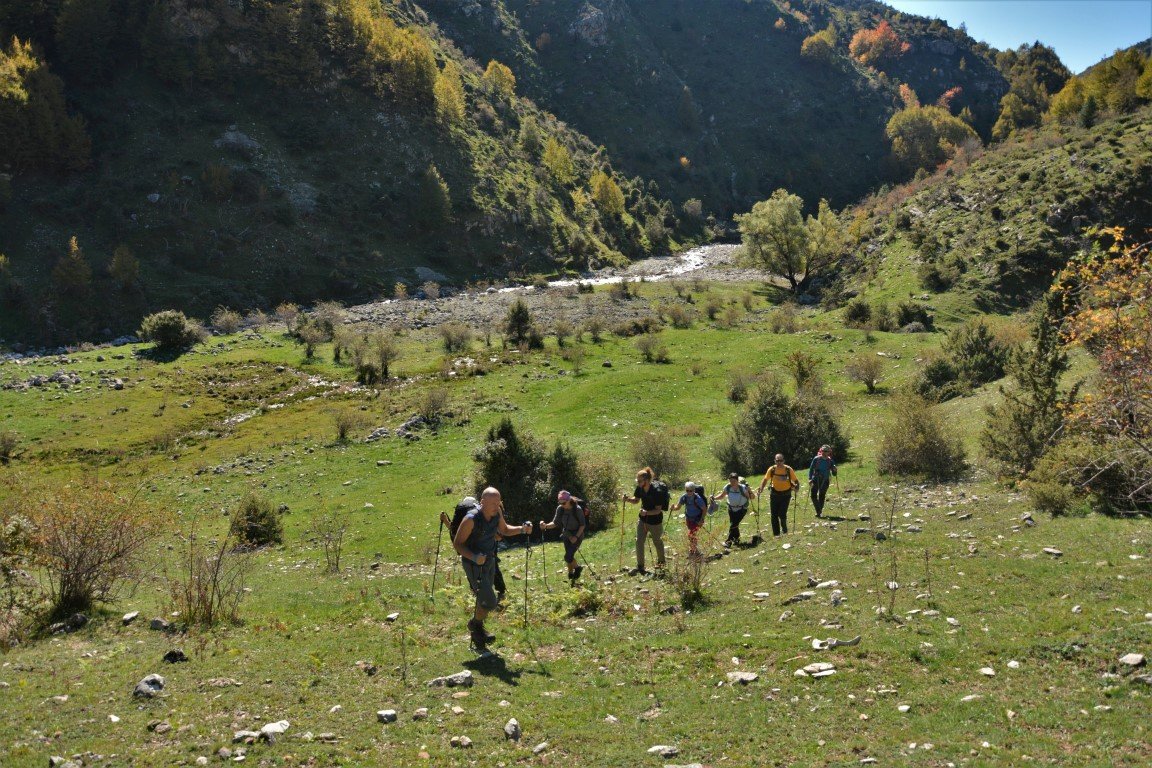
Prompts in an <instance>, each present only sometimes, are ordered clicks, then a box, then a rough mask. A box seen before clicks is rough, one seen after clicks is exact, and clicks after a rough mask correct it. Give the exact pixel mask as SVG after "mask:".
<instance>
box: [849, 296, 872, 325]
mask: <svg viewBox="0 0 1152 768" xmlns="http://www.w3.org/2000/svg"><path fill="white" fill-rule="evenodd" d="M871 321H872V306H871V305H870V304H869V303H868V302H866V301H864V299H852V301H850V302H848V303H847V304H846V305H845V306H844V325H846V326H848V327H849V328H863V327H864V326H866V325H868V324H869V323H870V322H871Z"/></svg>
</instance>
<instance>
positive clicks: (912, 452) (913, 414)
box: [876, 393, 966, 480]
mask: <svg viewBox="0 0 1152 768" xmlns="http://www.w3.org/2000/svg"><path fill="white" fill-rule="evenodd" d="M876 467H877V469H878V470H879V471H880V473H881V474H886V475H887V474H893V475H901V476H918V477H928V478H931V479H933V480H952V479H955V478H957V477H959V476H960V475H962V474H963V473H964V470H965V468H966V465H965V453H964V444H963V442H962V441H961V439H960V437H959V436H958V435H956V434H954V433H953V431H952V430H951V429H949V427H948V426H947V425H946V424H945V423H944V417H943V416H941V415H940V413H939V412H938V411H937V410H936V409H935V408H934V407H933V406H932V404H931V403H930V402H929V401H927V400H925V399H924V398H922V397H920V396H918V395H916V394H914V393H906V394H904V395H902V396H901V397H900V398H898V399H897V400H896V401H895V402H894V403H893V406H892V410H891V413H890V414H889V416H888V420H887V422H886V423H885V424H884V426H883V428H882V430H881V438H880V450H879V454H878V456H877V459H876Z"/></svg>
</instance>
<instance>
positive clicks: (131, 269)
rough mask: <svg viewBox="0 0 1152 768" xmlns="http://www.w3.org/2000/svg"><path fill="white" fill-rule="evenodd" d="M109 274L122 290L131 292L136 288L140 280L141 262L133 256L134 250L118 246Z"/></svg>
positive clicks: (113, 252) (109, 267) (114, 252)
mask: <svg viewBox="0 0 1152 768" xmlns="http://www.w3.org/2000/svg"><path fill="white" fill-rule="evenodd" d="M108 273H109V274H110V275H112V278H113V279H114V280H115V281H116V282H117V284H119V286H120V290H122V291H126V292H127V291H131V290H133V289H134V288H135V287H136V281H137V280H138V279H139V278H140V262H139V261H138V260H137V259H136V257H135V256H134V255H133V254H132V249H130V248H129V247H128V246H126V245H118V246H116V250H114V251H112V263H111V264H110V265H109V266H108Z"/></svg>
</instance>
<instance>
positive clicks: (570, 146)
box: [0, 0, 700, 342]
mask: <svg viewBox="0 0 1152 768" xmlns="http://www.w3.org/2000/svg"><path fill="white" fill-rule="evenodd" d="M371 6H372V4H370V3H366V2H363V0H356V1H355V2H352V1H349V2H335V1H333V2H330V3H322V4H312V5H309V6H308V7H307V8H308V9H309V10H308V12H307V13H305V12H304V11H302V10H301V9H300V8H299V7H297V6H288V5H279V4H271V3H254V4H245V5H244V6H243V7H242V9H236V8H233V4H231V3H226V2H218V3H215V2H213V3H206V4H195V5H194V6H189V5H188V4H186V3H183V2H179V1H178V0H171V1H169V0H165V2H161V3H158V4H156V5H155V6H154V7H151V6H149V7H150V8H151V10H148V8H146V7H144V6H142V5H141V6H137V5H136V4H131V3H129V4H118V3H117V4H113V3H107V2H105V3H96V4H93V5H91V6H85V8H86V9H87V10H85V11H84V12H85V13H92V14H95V16H94V17H93V16H83V15H82V14H81V13H80V11H74V12H73V11H70V10H68V9H71V8H72V6H68V9H66V10H65V11H61V12H60V14H61V15H60V16H59V21H57V20H56V17H55V16H53V11H52V9H53V8H55V7H56V6H54V5H46V6H43V7H41V6H36V8H31V7H29V6H26V5H24V4H23V3H13V2H5V3H3V4H0V37H3V39H5V40H8V39H9V36H10V35H11V34H12V33H13V32H14V33H16V34H20V35H25V36H26V37H25V39H26V40H30V41H31V43H32V47H31V48H30V49H23V48H14V47H12V45H17V44H12V45H9V47H8V49H7V51H6V53H5V57H6V59H7V60H8V61H9V62H11V69H9V70H7V72H8V73H9V74H7V75H6V77H7V78H9V79H8V80H6V83H5V88H8V89H10V90H9V91H5V92H6V93H8V94H9V96H7V97H6V100H4V101H3V102H2V104H0V106H5V109H4V110H0V135H2V136H3V137H4V138H5V141H4V142H0V143H2V144H3V146H4V147H5V149H4V150H3V151H4V152H5V153H6V154H5V155H2V156H0V168H6V169H7V170H8V171H9V172H10V174H9V175H8V176H5V177H4V183H3V185H2V188H0V232H3V237H2V240H0V253H3V254H5V255H7V257H8V259H9V263H8V264H7V267H6V269H5V270H4V272H3V278H4V280H5V281H6V282H5V295H4V299H5V302H6V311H4V312H3V313H0V337H3V336H8V337H10V338H15V339H19V340H22V341H37V340H39V341H49V342H61V341H66V342H79V341H82V340H89V339H98V338H104V337H105V336H104V333H105V332H104V331H103V330H102V329H109V330H110V331H112V332H113V333H122V332H124V331H128V330H131V329H133V328H135V325H136V322H137V320H138V318H139V317H140V316H141V315H142V314H143V313H145V312H147V311H150V310H154V309H157V308H162V307H167V306H179V307H181V308H183V309H186V310H188V311H190V312H193V313H196V314H198V315H200V316H207V314H208V313H210V312H211V311H212V309H213V308H214V307H216V306H218V305H226V306H231V307H236V308H241V309H248V308H254V307H263V308H266V309H267V308H271V307H272V306H275V305H276V303H278V302H280V301H283V300H295V301H304V302H312V301H315V300H317V299H320V298H339V299H342V300H345V301H348V300H355V299H362V300H364V299H368V298H372V297H376V296H379V295H381V294H385V295H390V294H391V293H392V289H393V285H394V284H395V283H397V282H404V283H407V284H408V286H409V287H410V289H411V290H413V291H415V290H417V289H418V288H419V287H420V286H421V284H422V283H424V282H425V281H427V280H430V279H431V280H439V281H441V282H445V281H450V282H453V283H456V284H461V283H464V282H465V281H468V280H476V279H481V278H488V277H493V276H502V275H516V274H528V273H532V272H537V271H545V272H551V271H554V270H558V269H564V268H570V267H571V268H586V267H587V266H589V265H590V264H591V265H596V264H603V263H613V262H619V261H623V260H625V259H628V258H634V257H637V256H643V255H646V254H647V253H649V252H652V251H657V252H662V251H665V250H667V249H668V248H669V247H672V246H673V245H674V243H675V241H674V240H672V239H671V238H672V235H673V233H674V230H675V229H676V228H678V226H679V225H678V221H677V217H676V216H675V215H674V214H673V212H672V209H671V206H670V205H669V204H667V203H664V202H662V201H661V199H660V198H659V196H658V193H655V192H652V193H650V192H649V191H648V188H647V186H646V184H645V183H644V182H643V180H635V181H632V180H630V179H628V178H625V177H623V176H620V175H617V174H615V173H614V172H613V169H612V164H611V160H610V158H609V157H607V156H606V155H605V154H604V153H602V152H600V151H598V150H597V148H596V146H595V144H594V143H593V142H592V141H590V140H589V139H588V138H586V137H585V136H583V135H581V134H579V133H576V132H575V131H572V130H570V129H568V128H567V127H566V126H565V125H564V124H563V123H560V122H558V121H557V120H556V119H555V118H553V117H552V116H551V115H548V114H547V113H544V112H542V111H541V110H540V109H538V108H537V107H536V106H535V105H533V104H532V103H531V102H530V101H527V100H525V99H523V98H521V97H520V96H518V95H517V94H516V86H515V83H514V81H513V80H512V77H511V75H510V73H507V70H506V69H502V68H500V67H496V68H495V69H491V68H490V69H484V68H483V67H482V65H479V64H477V63H476V62H473V61H472V60H470V59H467V58H465V57H464V56H463V55H462V54H460V52H459V51H458V50H457V49H456V47H455V46H454V44H453V42H452V41H451V40H449V39H447V38H445V37H444V36H443V35H440V34H439V33H438V32H437V31H436V29H435V28H434V27H433V26H432V25H430V24H429V23H428V22H427V19H426V17H425V16H424V15H423V13H422V12H421V11H420V10H419V9H418V8H411V7H409V6H407V5H403V4H396V5H392V4H389V5H388V6H387V10H388V12H389V13H390V14H391V15H385V14H383V13H380V12H375V11H371V10H370V8H371ZM37 9H39V10H37ZM37 14H39V15H37ZM69 14H71V15H69ZM78 14H79V18H77V15H78ZM315 14H320V15H319V16H317V15H315ZM321 17H322V18H321ZM54 29H56V30H57V31H56V32H55V33H54V32H53V30H54ZM97 33H101V34H102V35H103V38H101V36H100V35H98V34H97ZM102 40H103V42H101V41H102ZM105 43H106V44H105ZM39 51H42V52H44V55H45V56H46V57H47V58H46V59H41V58H39V56H40V54H39V53H38V52H39ZM57 73H58V74H60V75H63V76H64V88H63V89H62V88H61V84H60V80H59V79H58V78H57V77H56V75H57ZM506 73H507V74H506ZM29 94H30V95H29ZM63 94H66V95H67V102H66V103H67V105H68V110H69V115H65V113H64V109H63V105H64V104H65V101H64V98H63ZM45 113H47V115H46V116H45ZM77 116H78V117H77ZM37 120H40V121H41V123H37V122H36V121H37ZM77 120H79V122H77ZM45 122H47V123H48V127H49V128H50V129H51V130H50V131H48V130H44V129H43V125H44V123H45ZM77 125H79V126H82V127H80V128H77ZM65 128H66V129H68V130H71V131H72V132H73V133H76V132H77V131H85V132H86V134H87V137H86V138H84V139H77V140H74V141H72V143H71V144H68V145H67V146H65V145H63V144H61V143H60V142H58V141H56V142H54V143H53V142H51V141H50V139H52V137H53V136H55V135H56V134H57V133H62V132H63V130H64V129H65ZM88 144H90V150H89V149H88ZM65 150H68V151H69V152H70V153H71V154H68V155H64V154H63V153H64V152H65ZM549 153H551V154H549ZM604 172H607V173H606V174H605V173H604ZM12 174H14V177H13V176H12ZM597 174H599V176H597ZM699 225H700V222H699V221H692V222H687V223H686V225H685V226H684V227H681V229H682V230H683V231H685V232H691V231H693V230H695V231H698V228H699ZM72 237H75V238H76V242H77V245H78V247H79V250H80V251H81V252H82V254H83V258H84V260H85V261H86V263H87V269H88V270H89V271H90V273H91V275H90V277H88V278H87V279H86V280H85V281H82V282H85V283H86V284H84V285H79V286H76V285H69V286H67V289H63V288H62V286H61V285H60V280H59V279H58V277H54V275H53V271H54V268H55V267H56V265H57V264H58V263H59V262H60V260H61V258H62V257H63V256H65V255H66V254H68V253H69V239H70V238H72ZM117 252H120V253H121V255H122V259H121V262H122V263H121V265H120V266H117V265H115V264H114V263H113V262H114V254H116V253H117ZM124 265H127V266H124ZM113 273H115V274H113ZM94 296H102V297H107V298H108V299H109V300H107V301H99V302H93V301H92V300H91V298H92V297H94Z"/></svg>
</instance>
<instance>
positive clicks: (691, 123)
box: [676, 86, 700, 133]
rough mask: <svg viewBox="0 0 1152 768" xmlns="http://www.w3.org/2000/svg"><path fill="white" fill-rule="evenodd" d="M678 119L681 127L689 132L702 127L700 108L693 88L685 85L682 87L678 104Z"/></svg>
mask: <svg viewBox="0 0 1152 768" xmlns="http://www.w3.org/2000/svg"><path fill="white" fill-rule="evenodd" d="M676 119H677V120H678V121H679V123H680V127H681V128H683V129H684V130H685V131H688V132H689V133H691V132H693V131H695V130H696V129H698V128H699V127H700V109H699V107H697V106H696V100H695V99H693V98H692V89H691V88H689V87H688V86H684V87H683V88H681V89H680V101H679V103H678V104H677V105H676Z"/></svg>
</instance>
